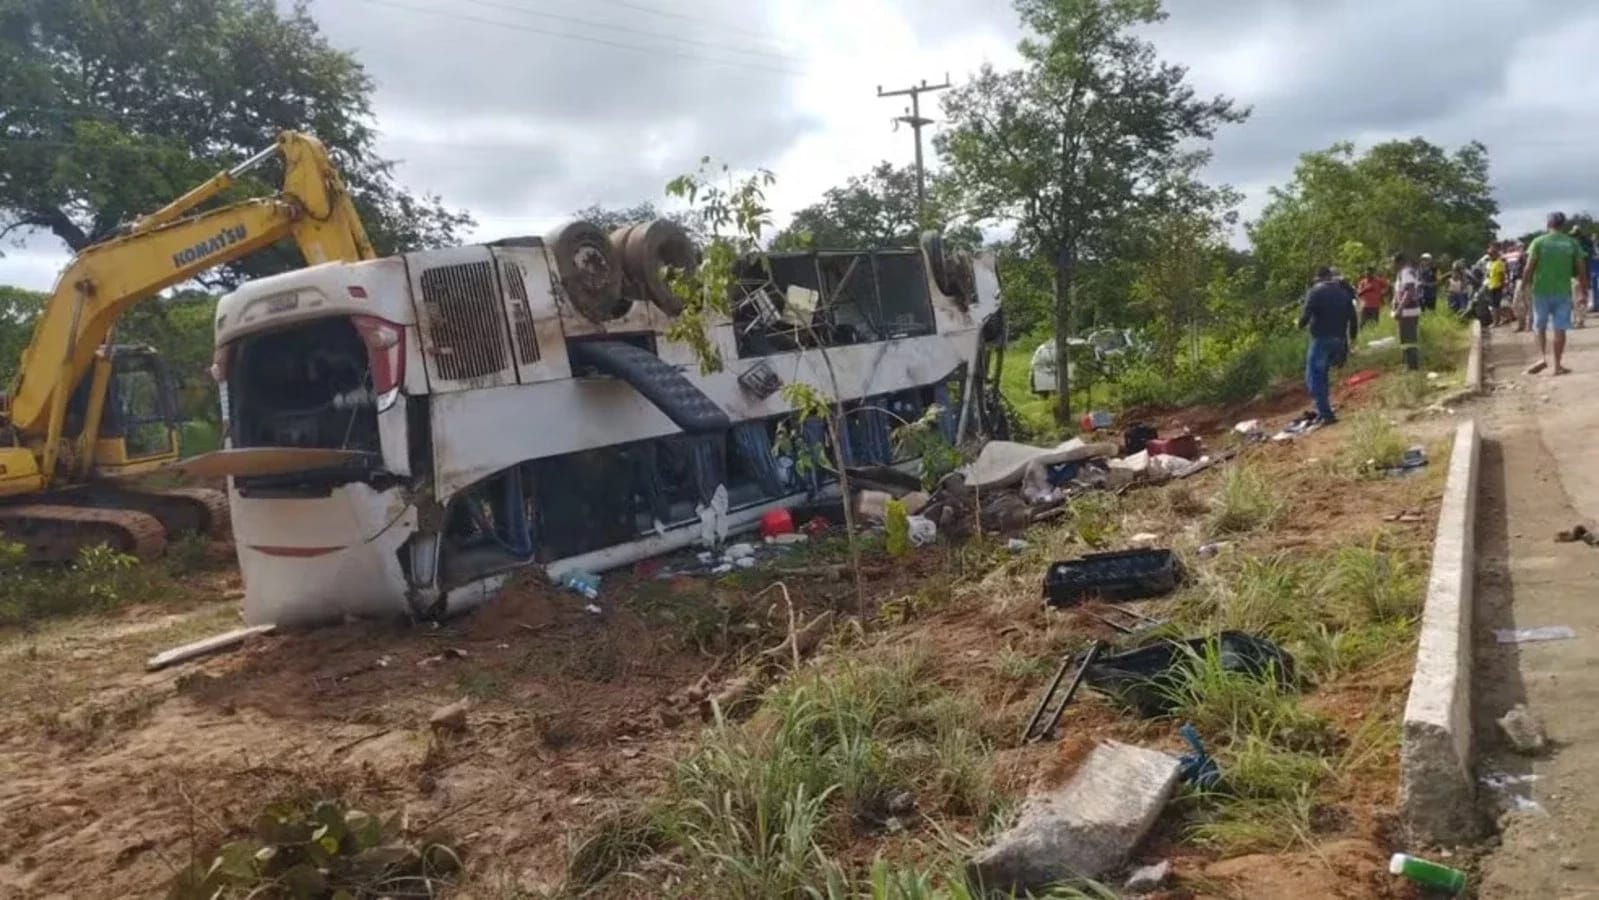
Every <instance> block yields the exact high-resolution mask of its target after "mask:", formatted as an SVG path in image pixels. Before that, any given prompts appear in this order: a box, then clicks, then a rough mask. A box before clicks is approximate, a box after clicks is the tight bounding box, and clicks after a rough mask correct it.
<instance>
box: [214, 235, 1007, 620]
mask: <svg viewBox="0 0 1599 900" xmlns="http://www.w3.org/2000/svg"><path fill="white" fill-rule="evenodd" d="M696 255H697V251H696V250H695V248H694V247H693V245H692V243H691V242H690V241H689V239H688V238H687V236H686V235H685V234H684V233H683V231H682V229H680V228H678V227H677V226H676V225H674V224H672V223H670V222H666V221H662V220H657V221H655V222H650V223H641V224H639V225H635V226H632V227H631V228H627V229H623V230H621V231H618V232H616V233H615V234H612V235H606V234H604V233H603V232H601V231H599V230H598V229H595V228H594V227H593V226H589V225H585V224H584V223H574V224H573V225H569V226H567V227H565V228H563V229H560V230H558V231H557V232H555V233H553V234H551V235H549V236H548V237H546V238H518V239H513V240H507V241H502V242H497V243H492V244H487V245H477V246H468V247H459V248H453V249H446V250H430V251H422V252H416V253H408V254H404V255H400V256H394V257H390V258H386V259H380V260H373V261H368V262H357V263H329V264H325V265H319V266H313V267H311V268H307V269H302V270H299V271H295V272H290V273H286V274H283V275H278V276H274V277H271V278H265V279H261V280H259V281H255V282H251V283H249V284H247V285H245V286H243V287H241V288H240V289H239V290H237V291H235V292H234V293H232V294H229V295H227V296H226V297H224V298H223V300H222V301H221V303H220V304H219V306H218V308H217V316H216V355H215V361H214V364H213V374H214V376H215V377H216V378H217V379H218V380H219V382H220V383H221V385H222V396H223V405H224V411H223V412H224V419H225V420H226V444H225V449H224V450H222V451H220V452H218V453H216V454H211V455H209V456H207V457H201V458H199V459H198V460H194V461H191V464H190V469H191V470H192V471H194V472H196V473H199V474H212V475H227V476H228V482H229V500H230V504H231V516H232V524H233V533H234V540H235V542H236V544H237V548H238V557H239V565H240V568H241V570H242V573H243V577H244V583H245V600H244V607H245V617H246V619H247V620H248V621H249V622H250V623H251V624H266V623H277V624H294V623H312V622H318V621H330V620H337V619H340V618H343V617H346V616H361V617H371V616H385V615H400V616H407V615H408V616H412V617H438V616H444V615H449V614H452V613H455V612H459V611H461V610H464V609H469V608H471V607H473V606H475V605H477V604H479V603H481V602H482V601H483V600H485V599H486V598H488V597H489V596H492V593H493V592H494V591H495V590H497V589H498V588H499V586H500V585H501V584H502V583H503V581H504V579H505V578H506V577H507V576H508V574H509V573H510V572H512V571H513V570H515V569H517V568H519V567H522V566H527V565H530V564H538V565H542V566H544V567H546V569H547V570H548V571H549V572H550V573H551V574H552V575H559V574H560V573H562V572H564V571H568V570H572V569H579V568H581V569H588V570H593V571H603V570H605V569H607V568H611V567H615V566H618V565H623V564H626V563H630V562H633V561H636V560H639V559H643V558H646V557H649V556H653V555H657V554H660V553H663V552H666V551H669V550H673V549H677V548H680V547H685V546H688V545H690V544H691V543H693V542H694V541H695V540H696V539H697V538H698V537H699V535H700V528H701V524H702V516H701V513H702V512H703V511H704V510H705V509H706V508H707V506H708V505H710V504H712V503H713V498H715V499H716V500H717V501H718V505H717V508H718V510H722V511H724V515H725V524H726V525H728V526H729V527H730V528H731V529H737V528H739V527H747V526H750V525H752V524H753V523H754V522H756V521H757V520H758V518H759V517H760V516H761V515H762V514H763V513H765V512H766V511H768V510H771V509H774V508H777V507H782V506H792V505H795V504H798V503H801V502H804V501H805V500H807V498H813V497H816V496H817V495H818V494H825V493H828V492H829V491H833V492H834V493H835V494H836V486H834V485H832V484H830V483H828V482H826V481H823V480H821V479H817V478H816V477H814V474H813V475H812V477H803V476H802V475H801V474H800V470H802V469H803V468H804V467H796V466H795V465H794V464H793V463H794V461H793V460H791V459H785V458H783V457H782V456H780V455H779V454H777V453H775V452H774V450H773V439H774V434H775V432H776V429H777V428H778V426H779V425H780V424H781V423H782V422H784V421H785V420H788V419H791V418H792V415H793V412H792V410H791V409H790V407H789V406H788V404H787V403H786V402H785V400H784V399H783V395H782V392H781V390H780V388H781V386H782V385H783V384H785V383H790V382H805V383H809V384H811V385H814V386H815V387H816V388H818V389H819V390H820V391H822V392H823V394H824V395H826V396H834V394H833V391H834V389H835V388H834V379H836V384H837V391H838V394H837V396H838V397H839V399H841V400H842V401H844V408H845V409H846V410H847V411H848V412H847V415H846V419H845V422H846V425H847V427H846V428H845V429H844V432H845V433H844V437H843V440H842V442H843V443H844V444H845V446H844V447H843V448H842V450H843V453H844V457H845V458H846V459H847V460H849V461H850V462H851V464H859V465H893V464H903V463H907V462H910V461H909V460H904V459H899V458H897V453H896V450H895V449H894V446H893V442H892V441H891V440H890V431H891V428H892V427H893V425H894V424H896V422H895V419H896V418H898V419H904V420H913V419H916V418H918V417H919V416H921V415H922V414H923V413H924V412H925V411H926V410H927V408H928V407H929V406H930V405H932V404H935V403H936V404H940V405H941V406H942V407H943V409H944V411H945V412H944V413H943V419H942V427H943V428H944V430H945V434H946V436H947V437H948V438H949V439H951V440H952V441H953V440H956V439H957V437H958V433H960V432H962V431H970V430H972V429H976V428H979V427H981V426H982V420H983V418H984V416H983V413H982V411H981V407H982V406H983V404H982V403H981V402H979V401H978V400H977V398H979V397H981V396H984V390H983V384H982V381H983V374H984V372H985V371H986V369H987V358H988V356H987V355H988V352H989V351H988V348H989V346H990V345H991V344H992V343H994V342H995V341H997V340H999V339H1000V337H1001V335H1000V332H1002V330H1003V329H1002V327H1001V326H1000V325H999V319H998V316H997V312H998V308H999V304H998V297H997V293H998V284H997V281H996V278H995V275H994V270H993V267H992V264H991V262H990V261H989V260H987V259H982V258H979V259H975V260H974V259H972V258H970V257H964V256H960V255H956V254H948V253H945V252H944V250H943V249H942V248H941V246H940V242H939V241H938V239H937V237H936V235H929V236H928V237H927V238H924V240H923V242H922V246H921V247H920V248H917V249H905V250H879V251H873V252H809V253H792V254H772V255H768V256H764V257H761V258H760V259H759V260H753V259H752V260H750V261H748V262H747V263H745V264H743V265H741V268H740V270H739V272H738V275H739V278H738V281H737V285H736V287H735V289H734V291H733V292H732V293H733V296H732V297H731V298H730V299H731V302H730V309H731V310H732V315H731V316H729V317H725V318H724V319H722V320H720V321H714V322H712V323H710V328H709V339H710V340H711V342H712V344H713V346H714V347H715V349H716V350H717V351H718V352H719V353H720V356H721V358H722V360H723V361H724V366H723V370H722V371H720V372H716V373H714V374H701V372H700V369H699V365H698V361H697V358H696V357H695V356H694V354H693V352H692V350H691V349H690V348H689V347H687V346H686V345H684V344H681V343H678V342H674V341H671V340H668V339H667V338H666V336H665V333H666V330H667V327H668V325H669V324H670V321H671V317H672V316H673V315H674V313H676V312H677V311H679V309H680V307H679V305H678V304H677V301H676V298H675V297H674V296H673V295H672V293H671V292H670V290H668V289H667V286H666V285H665V284H664V283H663V282H662V275H661V272H662V269H663V266H666V265H676V266H679V267H682V266H689V265H693V261H694V259H695V258H696ZM985 325H986V326H987V327H986V328H985ZM824 354H825V358H824ZM830 370H831V373H832V374H831V375H830V374H829V371H830ZM811 424H812V425H813V426H815V425H817V424H818V423H811ZM806 437H807V439H808V440H811V441H815V442H818V443H820V442H823V441H824V440H825V435H824V433H823V431H822V429H820V428H819V427H815V428H812V429H810V430H809V431H808V432H807V434H806Z"/></svg>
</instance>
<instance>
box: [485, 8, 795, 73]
mask: <svg viewBox="0 0 1599 900" xmlns="http://www.w3.org/2000/svg"><path fill="white" fill-rule="evenodd" d="M464 2H466V3H470V4H472V5H474V6H482V7H485V8H487V9H502V10H505V11H507V12H513V13H518V14H521V15H524V16H531V17H534V18H542V19H550V20H552V21H555V22H569V23H571V24H573V25H582V26H586V27H589V28H603V29H605V30H607V31H619V32H622V33H624V34H636V35H641V36H643V37H648V38H655V39H657V40H665V41H676V42H679V43H684V44H693V45H695V46H698V47H705V48H707V49H710V50H718V51H721V52H723V53H744V54H748V55H751V56H761V57H771V58H776V59H786V60H788V61H790V62H798V63H802V62H805V60H804V59H802V58H800V57H798V56H792V55H789V54H786V53H777V52H775V51H772V50H761V49H754V50H752V49H750V48H748V47H734V46H730V45H728V44H719V43H716V42H714V41H702V40H699V39H696V38H691V37H683V36H681V35H673V34H665V33H662V32H659V31H649V30H647V29H643V28H630V27H628V26H626V25H617V24H614V23H611V22H598V21H595V20H593V19H579V18H577V17H575V16H563V15H560V14H558V13H550V12H544V11H542V10H535V9H530V8H528V7H526V6H522V5H520V4H513V3H503V2H496V0H464ZM763 40H764V39H763Z"/></svg>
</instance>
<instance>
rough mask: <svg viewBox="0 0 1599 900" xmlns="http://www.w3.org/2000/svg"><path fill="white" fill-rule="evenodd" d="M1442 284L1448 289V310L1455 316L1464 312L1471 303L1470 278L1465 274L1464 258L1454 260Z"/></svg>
mask: <svg viewBox="0 0 1599 900" xmlns="http://www.w3.org/2000/svg"><path fill="white" fill-rule="evenodd" d="M1444 286H1445V288H1446V289H1447V290H1448V291H1449V311H1450V312H1452V313H1454V314H1455V315H1457V316H1458V315H1461V314H1463V313H1465V311H1466V307H1467V306H1469V305H1470V304H1471V279H1470V278H1469V277H1467V275H1466V261H1465V260H1463V259H1457V260H1455V264H1454V265H1453V266H1451V267H1450V268H1449V278H1448V280H1447V282H1446V283H1445V285H1444Z"/></svg>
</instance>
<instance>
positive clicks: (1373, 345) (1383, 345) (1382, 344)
mask: <svg viewBox="0 0 1599 900" xmlns="http://www.w3.org/2000/svg"><path fill="white" fill-rule="evenodd" d="M1397 346H1399V338H1397V337H1380V338H1374V339H1372V340H1369V341H1367V342H1366V349H1367V350H1386V349H1387V348H1389V347H1397Z"/></svg>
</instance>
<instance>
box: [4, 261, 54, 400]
mask: <svg viewBox="0 0 1599 900" xmlns="http://www.w3.org/2000/svg"><path fill="white" fill-rule="evenodd" d="M44 298H45V295H44V294H41V293H39V292H37V291H29V290H24V289H22V288H19V287H11V286H10V285H0V391H5V390H9V389H10V387H11V380H12V379H13V378H15V377H16V375H17V364H18V363H19V362H20V361H21V358H22V348H23V347H26V346H27V345H28V339H29V338H30V337H31V336H32V334H33V320H34V319H35V318H36V317H37V316H38V315H39V310H40V309H43V308H44Z"/></svg>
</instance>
